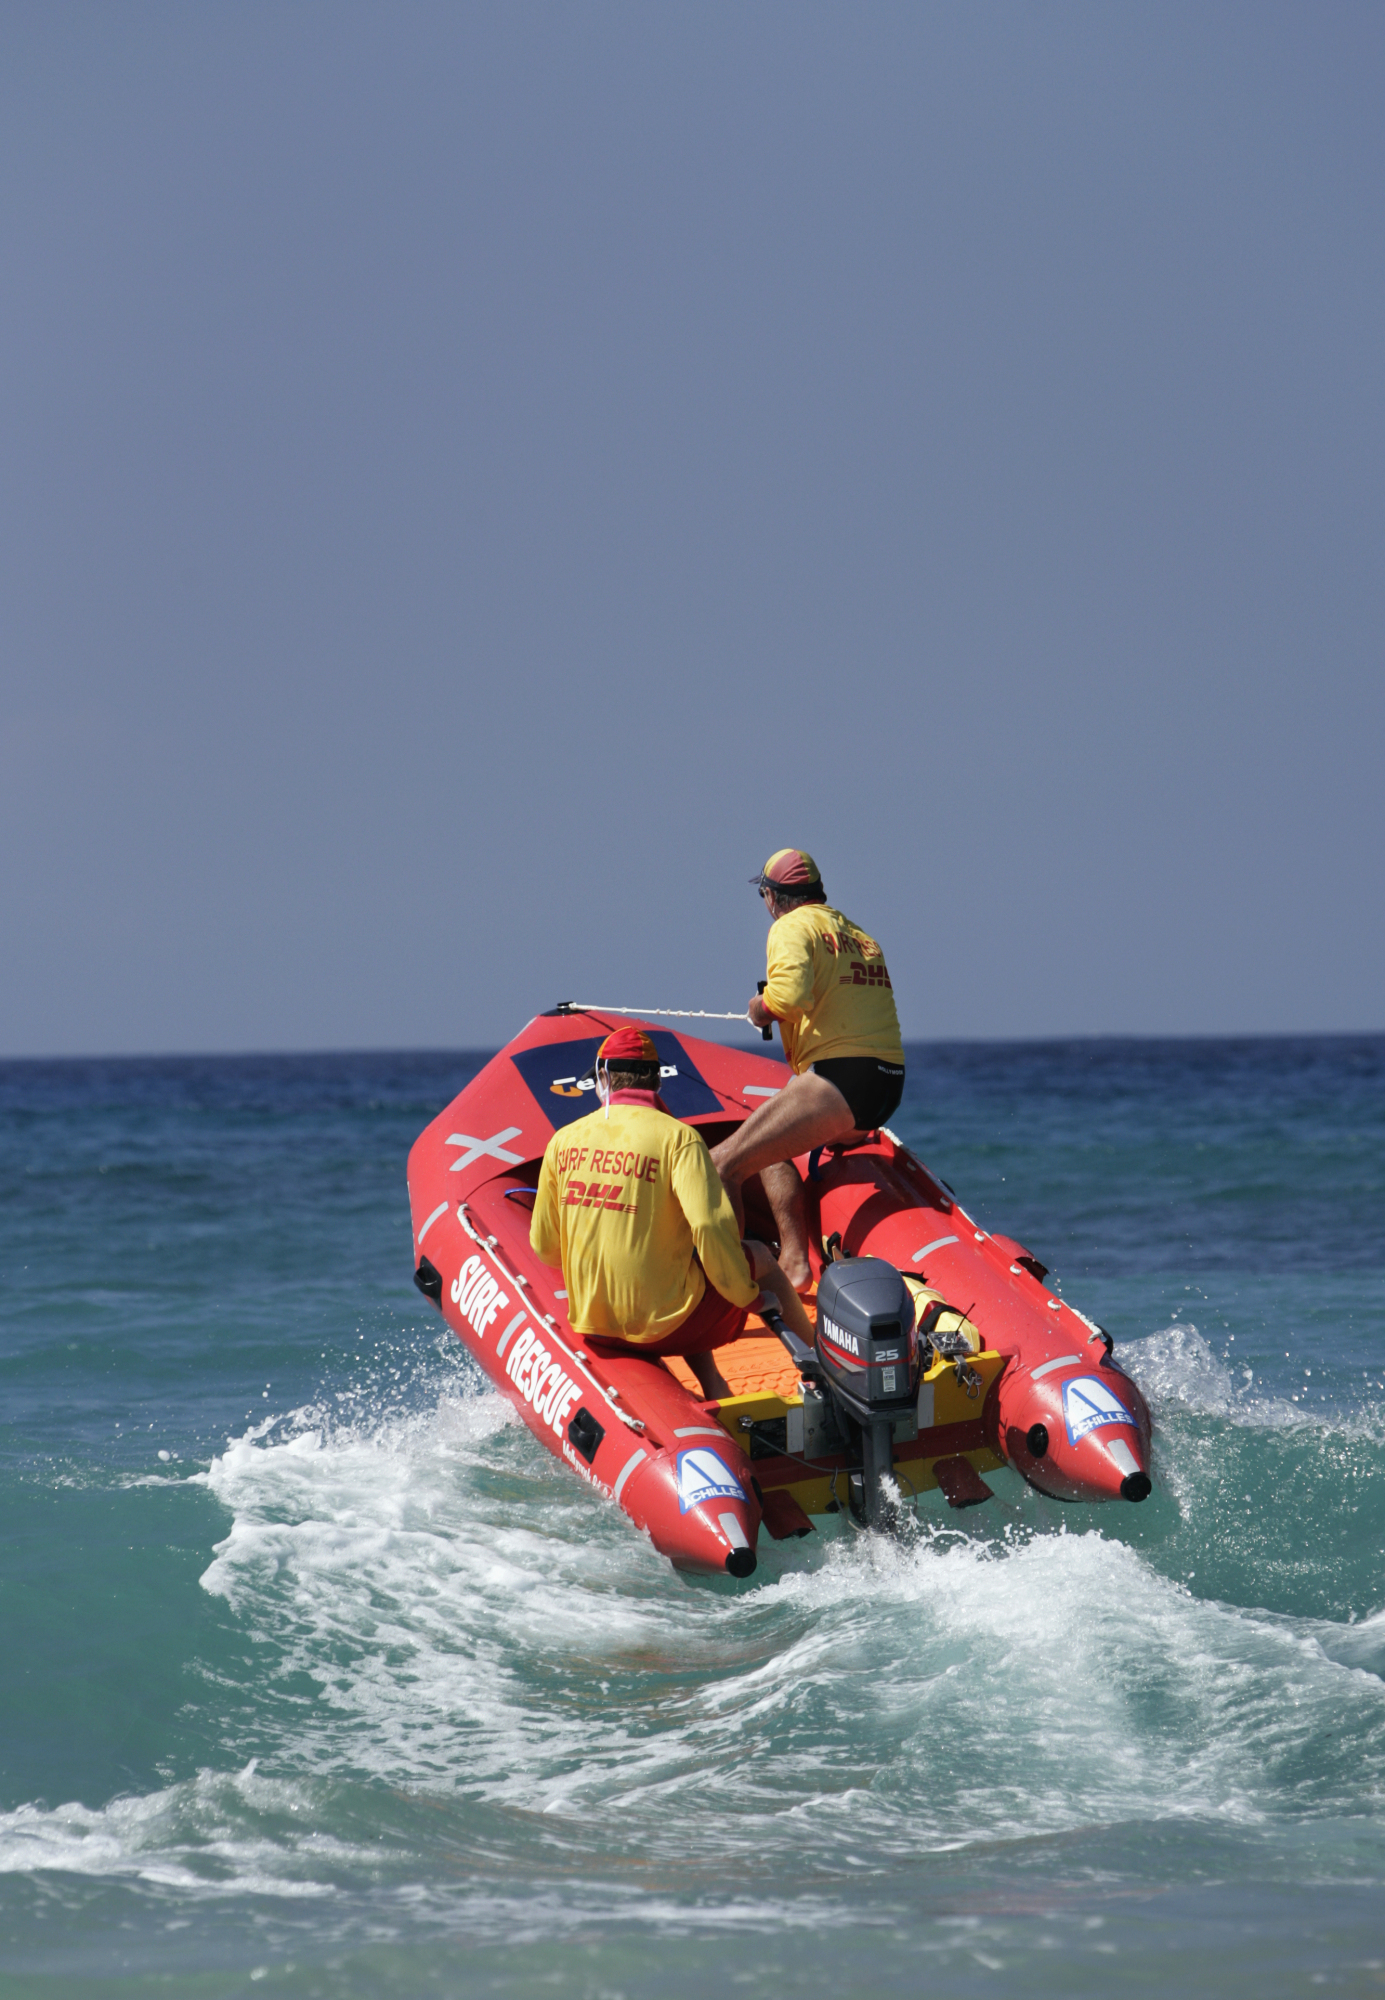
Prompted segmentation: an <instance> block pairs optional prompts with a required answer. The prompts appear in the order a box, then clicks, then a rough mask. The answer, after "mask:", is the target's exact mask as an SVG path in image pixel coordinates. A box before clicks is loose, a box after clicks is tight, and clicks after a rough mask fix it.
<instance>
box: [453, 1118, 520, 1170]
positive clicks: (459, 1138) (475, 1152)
mask: <svg viewBox="0 0 1385 2000" xmlns="http://www.w3.org/2000/svg"><path fill="white" fill-rule="evenodd" d="M522 1130H523V1127H522V1126H519V1125H507V1126H506V1127H505V1130H504V1131H503V1132H493V1133H492V1134H491V1136H490V1138H489V1139H473V1138H472V1136H471V1134H470V1132H451V1133H449V1134H448V1136H447V1138H446V1139H444V1140H443V1144H444V1145H445V1146H466V1147H467V1148H468V1149H469V1150H468V1151H467V1152H465V1153H459V1154H458V1156H457V1158H456V1159H455V1160H454V1161H453V1162H452V1165H451V1166H450V1167H449V1168H448V1170H447V1171H448V1172H449V1173H451V1174H459V1173H460V1172H461V1171H462V1168H463V1167H469V1166H470V1165H471V1163H472V1161H473V1160H479V1159H483V1158H484V1159H490V1160H502V1161H503V1162H504V1163H505V1165H506V1166H507V1167H517V1166H519V1165H520V1164H521V1162H522V1160H523V1155H522V1154H520V1153H507V1152H506V1151H505V1141H506V1140H507V1139H517V1138H518V1137H519V1135H520V1132H521V1131H522Z"/></svg>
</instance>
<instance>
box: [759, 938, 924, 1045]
mask: <svg viewBox="0 0 1385 2000" xmlns="http://www.w3.org/2000/svg"><path fill="white" fill-rule="evenodd" d="M765 971H766V980H765V991H764V995H763V998H764V1003H765V1005H766V1007H768V1009H769V1011H770V1013H771V1014H773V1015H774V1017H775V1019H776V1020H777V1021H778V1023H779V1033H780V1035H781V1036H782V1037H783V1042H784V1055H785V1059H786V1060H787V1062H788V1064H789V1067H790V1068H791V1069H792V1070H794V1071H795V1072H796V1073H797V1074H799V1075H802V1073H803V1071H804V1070H805V1069H807V1068H809V1066H810V1065H811V1064H813V1063H815V1062H822V1061H825V1060H830V1059H831V1058H832V1057H834V1056H878V1057H879V1058H880V1060H881V1062H889V1063H902V1062H903V1060H904V1043H903V1041H902V1039H901V1037H900V1032H899V1015H898V1014H897V1013H896V1012H895V1004H894V989H893V987H892V986H891V985H890V975H889V973H888V972H887V971H886V969H885V958H884V954H883V952H882V951H881V949H880V947H879V945H878V944H877V943H876V942H875V939H874V938H872V937H867V936H866V933H865V932H864V931H863V930H858V929H857V927H856V925H855V924H853V923H851V922H850V921H849V920H848V919H847V918H846V917H844V916H843V915H842V913H841V911H840V910H834V909H832V908H831V907H830V905H828V904H827V903H801V904H800V905H799V906H798V908H797V909H796V910H788V911H786V912H785V914H784V915H783V916H782V917H776V919H775V920H774V922H773V923H772V924H771V925H770V927H769V941H768V944H767V945H766V947H765Z"/></svg>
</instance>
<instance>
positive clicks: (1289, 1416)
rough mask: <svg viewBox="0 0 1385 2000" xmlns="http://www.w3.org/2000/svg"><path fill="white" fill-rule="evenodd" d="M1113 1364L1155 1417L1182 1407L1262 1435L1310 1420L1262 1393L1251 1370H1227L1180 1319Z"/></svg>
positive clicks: (1134, 1345)
mask: <svg viewBox="0 0 1385 2000" xmlns="http://www.w3.org/2000/svg"><path fill="white" fill-rule="evenodd" d="M1119 1359H1120V1360H1121V1362H1122V1363H1123V1364H1124V1365H1125V1366H1127V1367H1128V1368H1129V1371H1130V1373H1131V1374H1132V1375H1133V1376H1134V1378H1135V1380H1136V1381H1137V1382H1138V1383H1139V1385H1140V1387H1141V1389H1142V1390H1143V1391H1144V1393H1145V1395H1146V1397H1147V1398H1148V1399H1149V1403H1150V1406H1151V1408H1152V1409H1153V1410H1154V1412H1155V1414H1156V1416H1157V1415H1158V1413H1159V1412H1160V1410H1161V1409H1162V1410H1168V1409H1170V1408H1182V1409H1185V1410H1191V1411H1193V1412H1195V1413H1196V1414H1198V1415H1199V1416H1209V1417H1224V1418H1226V1419H1227V1420H1228V1421H1229V1422H1231V1423H1235V1424H1245V1425H1251V1426H1254V1427H1255V1428H1256V1429H1262V1430H1279V1429H1285V1428H1288V1427H1289V1426H1295V1425H1306V1424H1310V1423H1312V1422H1314V1421H1315V1419H1314V1418H1313V1417H1312V1416H1311V1415H1310V1413H1309V1412H1308V1411H1307V1410H1303V1409H1300V1408H1299V1407H1297V1406H1296V1405H1295V1404H1293V1403H1291V1402H1289V1401H1288V1400H1287V1399H1286V1398H1285V1397H1283V1396H1274V1395H1270V1394H1268V1393H1266V1391H1265V1390H1264V1389H1263V1388H1261V1387H1260V1386H1259V1385H1258V1384H1257V1383H1256V1380H1255V1375H1254V1371H1253V1370H1252V1369H1250V1368H1248V1367H1242V1366H1236V1367H1233V1366H1232V1365H1231V1363H1229V1362H1227V1361H1224V1360H1222V1359H1221V1358H1220V1357H1219V1356H1218V1355H1216V1354H1215V1353H1214V1352H1213V1350H1212V1348H1211V1346H1210V1345H1209V1344H1208V1342H1207V1341H1206V1339H1205V1338H1204V1337H1203V1335H1202V1334H1200V1333H1199V1332H1198V1330H1197V1328H1196V1327H1195V1326H1194V1325H1192V1324H1191V1322H1189V1321H1186V1320H1185V1321H1180V1322H1179V1323H1178V1324H1177V1325H1175V1326H1166V1327H1161V1328H1160V1329H1159V1330H1158V1331H1157V1332H1155V1333H1151V1334H1146V1335H1145V1336H1144V1338H1143V1339H1140V1340H1132V1341H1130V1342H1129V1343H1128V1344H1127V1345H1125V1346H1124V1347H1123V1348H1122V1350H1121V1353H1120V1356H1119ZM1318 1421H1320V1419H1318Z"/></svg>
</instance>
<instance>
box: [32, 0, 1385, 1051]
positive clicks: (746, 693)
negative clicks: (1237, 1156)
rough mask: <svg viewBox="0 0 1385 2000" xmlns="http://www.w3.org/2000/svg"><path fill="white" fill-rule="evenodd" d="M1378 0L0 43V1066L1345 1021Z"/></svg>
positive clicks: (1365, 613) (803, 14)
mask: <svg viewBox="0 0 1385 2000" xmlns="http://www.w3.org/2000/svg"><path fill="white" fill-rule="evenodd" d="M1382 102H1385V10H1382V9H1381V8H1380V7H1379V6H1378V5H1353V4H1350V0H1342V4H1334V5H1332V6H1330V7H1321V6H1313V5H1308V4H1304V5H1300V6H1294V7H1285V6H1280V5H1276V4H1272V0H1256V4H1247V5H1224V4H1221V5H1219V4H1208V0H1197V4H1191V5H1179V4H1170V0H1158V4H1150V5H1138V4H1122V5H1114V6H1113V5H1110V4H1107V0H1102V4H1095V5H1076V4H1062V0H1053V4H1045V5H1019V4H1011V5H988V4H985V0H970V3H969V4H967V5H965V6H963V5H959V4H947V5H936V4H932V3H931V0H910V4H908V5H901V6H894V5H859V4H854V0H853V4H850V5H847V4H841V5H834V6H826V5H821V4H815V0H793V4H779V3H778V0H756V4H750V5H746V4H735V5H732V4H729V0H698V4H696V5H692V4H686V5H682V4H676V0H665V4H661V5H659V6H650V5H648V4H639V5H615V4H605V0H584V4H582V5H580V6H573V5H568V6H551V5H544V4H537V0H535V3H534V4H526V5H522V6H520V5H501V4H491V5H486V6H468V5H460V4H445V5H444V4H439V5H433V4H424V3H423V0H415V4H409V0H390V4H388V5H385V4H380V5H374V6H362V5H355V4H350V0H333V4H331V5H326V4H321V5H319V4H292V3H291V0H290V4H284V0H272V4H256V0H241V4H237V5H235V6H220V7H215V6H197V7H193V6H187V5H182V4H179V5H176V6H165V5H156V4H130V5H124V6H120V7H112V6H110V5H108V4H106V0H100V4H95V5H90V6H78V5H71V4H65V0H32V4H29V3H28V0H9V4H8V5H7V6H6V7H5V9H4V10H3V14H2V15H0V413H2V414H0V1055H5V1056H28V1055H64V1054H78V1053H82V1054H120V1053H160V1052H183V1051H218V1050H250V1049H263V1050H270V1049H284V1050H292V1049H311V1048H346V1047H407V1046H430V1047H486V1046H495V1045H497V1044H498V1043H500V1042H502V1041H503V1040H505V1039H507V1038H508V1036H509V1035H511V1034H512V1033H514V1032H516V1031H517V1030H518V1028H519V1027H520V1026H521V1025H522V1024H523V1022H524V1021H525V1020H527V1019H528V1018H529V1017H530V1016H531V1015H533V1014H534V1013H536V1012H538V1011H540V1010H541V1009H543V1008H545V1007H548V1006H551V1005H552V1004H553V1003H554V1002H555V1001H557V1000H560V999H567V998H572V999H577V1000H583V1001H588V1002H598V1003H602V1004H608V1005H630V1006H634V1007H655V1006H658V1007H689V1008H697V1007H702V1008H710V1009H738V1008H740V1007H742V1006H744V1004H745V1001H746V998H747V996H748V995H749V994H750V993H751V992H752V991H753V990H754V985H755V980H756V978H757V977H762V976H763V971H764V959H763V950H764V931H765V918H764V913H763V910H762V908H761V906H760V904H759V902H758V900H757V899H756V897H755V895H754V893H753V891H752V890H751V888H750V887H749V886H748V878H749V877H750V876H752V875H753V874H754V873H756V871H757V870H758V869H759V867H760V865H761V863H762V862H763V861H764V860H765V858H766V857H767V856H768V854H769V853H770V852H771V851H772V850H774V849H776V848H779V847H782V846H786V845H797V846H803V847H806V848H807V849H808V850H809V851H810V852H811V853H812V854H813V855H815V857H816V858H817V860H818V862H819V864H820V866H821V868H822V872H823V876H824V879H825V882H826V887H827V891H828V894H829V898H830V899H831V900H832V901H833V902H834V903H835V904H837V905H838V906H839V907H841V908H843V909H844V910H845V911H846V912H847V914H848V915H849V916H850V917H851V918H852V919H853V920H854V921H855V922H857V923H859V924H860V925H862V926H863V927H864V928H865V929H867V930H868V931H870V932H872V934H873V935H875V936H876V937H878V938H879V939H880V940H881V942H882V944H883V946H884V949H885V955H886V958H887V961H888V964H889V967H890V971H891V976H892V979H893V983H894V986H895V990H896V994H897V998H898V1001H899V1007H900V1014H901V1019H902V1022H903V1026H904V1030H905V1034H906V1036H907V1037H909V1038H911V1039H913V1038H921V1039H922V1038H931V1037H945V1038H954V1037H971V1036H976V1037H997V1036H1000V1037H1027V1036H1054V1035H1080V1034H1190V1033H1199V1034H1238V1033H1279V1032H1316V1031H1379V1030H1382V1029H1385V925H1383V924H1382V921H1381V914H1382V913H1381V893H1380V879H1381V859H1382V855H1385V785H1383V784H1382V781H1381V773H1380V764H1381V756H1382V743H1383V742H1385V672H1383V671H1382V665H1383V662H1382V653H1383V652H1385V645H1383V643H1382V642H1385V561H1383V560H1382V552H1383V551H1385V536H1383V535H1382V530H1383V529H1385V422H1382V417H1383V415H1385V370H1382V365H1381V357H1382V355H1385V260H1383V259H1382V228H1381V224H1382V211H1383V210H1385V120H1382V118H1381V116H1380V106H1381V104H1382Z"/></svg>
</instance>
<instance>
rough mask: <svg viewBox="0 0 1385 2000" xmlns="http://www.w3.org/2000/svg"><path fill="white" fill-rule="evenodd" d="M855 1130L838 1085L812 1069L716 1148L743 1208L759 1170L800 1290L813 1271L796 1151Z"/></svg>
mask: <svg viewBox="0 0 1385 2000" xmlns="http://www.w3.org/2000/svg"><path fill="white" fill-rule="evenodd" d="M855 1130H856V1120H855V1118H854V1117H853V1116H852V1114H851V1110H850V1107H849V1106H848V1104H847V1101H846V1099H845V1098H844V1097H843V1096H842V1094H841V1092H840V1091H839V1090H838V1088H837V1086H836V1085H835V1084H834V1083H829V1082H828V1081H827V1078H826V1077H825V1076H815V1075H814V1074H813V1072H812V1071H811V1070H808V1071H805V1072H804V1074H803V1075H802V1076H795V1077H791V1078H790V1080H789V1082H788V1083H786V1084H785V1086H784V1088H783V1089H782V1090H781V1091H780V1092H779V1095H778V1096H777V1097H772V1098H770V1099H769V1100H768V1102H767V1103H764V1104H762V1105H761V1106H760V1108H759V1109H758V1110H757V1111H752V1112H751V1114H750V1116H749V1117H748V1118H747V1119H746V1121H745V1123H744V1124H743V1125H739V1126H737V1128H736V1130H735V1131H734V1132H733V1133H732V1134H731V1136H730V1138H728V1139H723V1140H722V1142H721V1144H720V1145H719V1146H714V1147H713V1149H712V1164H713V1165H714V1166H715V1168H716V1170H717V1172H718V1173H719V1174H720V1175H721V1178H722V1184H723V1186H724V1187H725V1189H726V1192H727V1194H728V1195H729V1196H730V1198H731V1203H732V1206H733V1207H737V1208H738V1212H739V1207H738V1194H739V1189H740V1184H741V1182H742V1181H743V1180H745V1179H746V1178H747V1177H748V1176H749V1175H751V1174H754V1173H758V1174H759V1176H760V1180H761V1184H762V1185H763V1187H764V1190H765V1196H766V1199H767V1200H768V1202H769V1205H770V1208H771V1209H772V1210H773V1212H774V1221H775V1226H776V1228H777V1229H778V1231H779V1256H780V1261H781V1262H782V1264H783V1266H784V1269H785V1271H786V1272H787V1274H788V1276H789V1279H790V1281H791V1282H792V1284H793V1286H794V1288H795V1289H797V1288H798V1287H799V1286H800V1285H802V1286H807V1285H808V1284H809V1283H810V1282H811V1279H812V1275H813V1274H812V1269H811V1266H810V1265H809V1263H808V1216H807V1211H806V1209H805V1206H804V1200H803V1183H802V1181H801V1180H800V1179H799V1178H798V1170H797V1168H796V1167H795V1166H794V1164H793V1160H794V1155H795V1154H796V1153H807V1152H811V1151H812V1149H813V1147H814V1146H826V1145H830V1144H831V1143H832V1141H833V1140H834V1139H849V1138H851V1137H852V1135H853V1134H854V1133H855Z"/></svg>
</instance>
